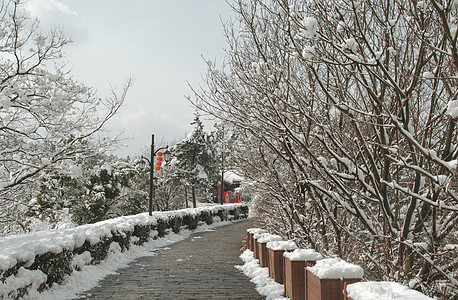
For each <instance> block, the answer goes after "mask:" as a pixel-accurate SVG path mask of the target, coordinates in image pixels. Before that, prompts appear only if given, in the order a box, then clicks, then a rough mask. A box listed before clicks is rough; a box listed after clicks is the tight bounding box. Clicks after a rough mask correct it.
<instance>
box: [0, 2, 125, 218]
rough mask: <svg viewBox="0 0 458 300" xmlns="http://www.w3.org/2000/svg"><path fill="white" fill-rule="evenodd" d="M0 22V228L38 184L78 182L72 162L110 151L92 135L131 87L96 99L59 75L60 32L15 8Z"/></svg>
mask: <svg viewBox="0 0 458 300" xmlns="http://www.w3.org/2000/svg"><path fill="white" fill-rule="evenodd" d="M0 16H1V18H0V211H1V213H0V214H1V215H0V222H1V223H2V224H10V225H13V224H16V223H17V222H18V221H19V222H20V220H19V219H20V216H21V214H22V212H23V211H24V206H26V204H27V202H28V200H30V199H31V198H32V197H33V193H34V190H35V188H36V183H37V179H38V178H39V177H40V176H42V175H45V174H52V173H59V174H66V175H69V176H73V175H77V173H78V169H79V168H78V167H76V166H75V162H77V161H78V160H79V159H81V158H84V157H87V156H90V155H94V154H95V153H99V152H103V151H105V150H106V149H107V148H108V147H110V146H111V145H112V144H113V141H112V140H111V139H109V138H103V137H102V135H101V134H98V133H99V132H100V131H101V130H102V127H103V125H104V124H105V123H106V122H107V120H109V119H110V118H111V117H112V116H113V115H114V114H115V113H116V112H117V110H118V109H119V107H120V106H121V104H122V102H123V100H124V98H125V96H126V92H127V89H128V87H129V86H130V84H131V82H130V80H128V81H127V83H126V86H125V87H124V89H123V90H122V91H121V92H120V94H119V95H118V94H117V93H115V92H114V91H113V93H112V95H111V96H110V97H108V98H106V99H100V98H98V97H97V96H96V93H95V90H93V89H92V88H88V87H87V86H85V85H83V84H81V83H79V82H77V81H75V80H74V79H73V78H72V77H71V76H70V74H69V72H68V71H67V69H66V68H65V63H64V60H63V52H62V48H63V47H64V46H65V45H67V44H68V43H69V42H70V39H68V38H66V37H65V36H64V35H63V33H62V32H60V31H59V30H58V29H52V30H51V31H50V32H49V33H46V34H45V33H42V32H40V31H39V29H38V21H35V20H32V19H30V18H29V16H28V15H27V13H26V12H25V10H24V9H23V4H22V3H21V1H2V2H1V6H0ZM18 218H19V219H18Z"/></svg>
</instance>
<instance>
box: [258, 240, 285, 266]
mask: <svg viewBox="0 0 458 300" xmlns="http://www.w3.org/2000/svg"><path fill="white" fill-rule="evenodd" d="M281 240H282V237H281V236H279V235H276V234H270V233H266V234H263V235H262V236H261V237H260V238H259V239H258V247H259V249H258V251H259V264H260V265H261V267H268V266H269V252H268V251H267V243H269V242H274V241H281Z"/></svg>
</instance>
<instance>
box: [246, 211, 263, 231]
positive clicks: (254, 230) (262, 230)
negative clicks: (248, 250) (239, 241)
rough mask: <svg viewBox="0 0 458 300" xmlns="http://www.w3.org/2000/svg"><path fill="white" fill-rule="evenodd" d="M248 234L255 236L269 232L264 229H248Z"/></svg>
mask: <svg viewBox="0 0 458 300" xmlns="http://www.w3.org/2000/svg"><path fill="white" fill-rule="evenodd" d="M250 211H251V210H250ZM247 232H249V233H251V234H253V235H254V234H256V233H267V231H266V230H265V229H262V228H248V229H247Z"/></svg>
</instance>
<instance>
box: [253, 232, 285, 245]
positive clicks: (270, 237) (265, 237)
mask: <svg viewBox="0 0 458 300" xmlns="http://www.w3.org/2000/svg"><path fill="white" fill-rule="evenodd" d="M282 239H283V238H282V237H281V236H279V235H276V234H270V233H264V234H262V235H261V236H260V237H259V238H258V239H257V241H258V243H269V242H274V241H281V240H282Z"/></svg>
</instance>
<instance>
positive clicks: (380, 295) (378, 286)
mask: <svg viewBox="0 0 458 300" xmlns="http://www.w3.org/2000/svg"><path fill="white" fill-rule="evenodd" d="M347 295H348V297H351V298H352V299H353V300H366V299H380V300H432V298H430V297H428V296H425V295H423V294H422V293H420V292H418V291H415V290H411V289H409V288H408V287H407V286H404V285H401V284H399V283H397V282H387V281H381V282H357V283H352V284H349V285H348V286H347Z"/></svg>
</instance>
